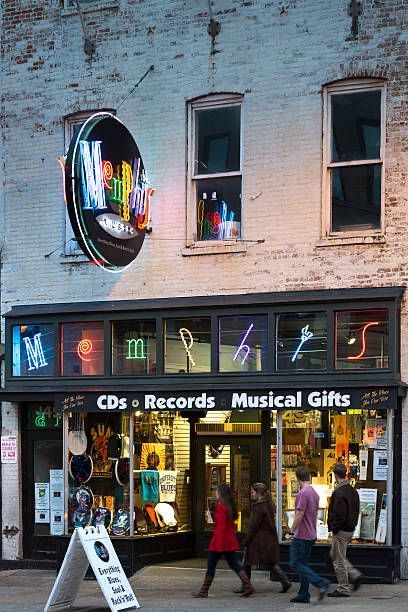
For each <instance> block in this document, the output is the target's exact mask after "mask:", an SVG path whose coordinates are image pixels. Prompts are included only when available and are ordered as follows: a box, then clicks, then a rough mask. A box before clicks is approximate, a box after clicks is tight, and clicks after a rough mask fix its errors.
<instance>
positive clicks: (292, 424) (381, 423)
mask: <svg viewBox="0 0 408 612" xmlns="http://www.w3.org/2000/svg"><path fill="white" fill-rule="evenodd" d="M387 427H388V421H387V412H386V411H385V410H363V409H360V408H357V409H356V408H355V409H350V410H347V412H346V411H342V412H340V411H334V410H328V411H325V412H323V411H318V410H312V411H308V412H302V411H286V412H284V413H283V415H282V450H281V452H282V480H281V503H282V505H281V517H282V534H283V536H284V535H285V533H288V532H289V531H290V530H291V527H292V524H293V520H294V516H295V498H296V495H297V493H298V491H299V485H298V481H297V479H296V468H297V467H298V466H300V465H305V466H306V467H307V468H308V469H309V471H310V474H311V484H312V487H313V488H314V489H315V490H316V492H317V493H318V495H319V498H320V505H319V513H318V518H317V540H318V541H320V542H330V540H331V533H329V532H328V527H327V512H328V506H329V502H330V497H331V494H332V492H333V489H334V485H335V479H334V474H333V468H334V466H335V465H336V464H337V463H343V464H344V465H346V467H347V474H348V479H349V480H350V483H351V484H352V486H354V487H355V488H356V489H357V491H358V494H359V497H360V517H359V521H358V524H357V526H356V529H355V532H354V536H353V540H352V544H373V545H382V544H385V543H386V538H387V512H388V511H391V509H390V508H388V506H387V479H389V478H391V477H392V474H389V472H388V463H389V452H390V449H389V448H388V435H387Z"/></svg>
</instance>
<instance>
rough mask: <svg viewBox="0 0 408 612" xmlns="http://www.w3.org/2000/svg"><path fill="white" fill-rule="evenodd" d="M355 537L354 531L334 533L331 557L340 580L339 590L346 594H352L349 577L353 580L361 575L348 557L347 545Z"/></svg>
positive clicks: (338, 580)
mask: <svg viewBox="0 0 408 612" xmlns="http://www.w3.org/2000/svg"><path fill="white" fill-rule="evenodd" d="M352 537H353V532H352V531H339V532H338V533H336V534H334V533H333V539H332V545H331V550H330V557H331V559H332V561H333V567H334V571H335V573H336V578H337V582H338V587H337V590H338V591H340V593H344V594H345V595H350V585H349V578H350V580H351V581H352V582H354V581H355V580H357V578H359V576H361V572H359V571H358V570H357V569H356V568H355V567H353V566H352V565H351V563H350V561H348V559H347V545H348V544H349V543H350V540H351V538H352Z"/></svg>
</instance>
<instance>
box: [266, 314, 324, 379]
mask: <svg viewBox="0 0 408 612" xmlns="http://www.w3.org/2000/svg"><path fill="white" fill-rule="evenodd" d="M326 362H327V320H326V315H325V313H323V312H308V313H290V314H281V315H278V316H277V332H276V369H277V370H323V369H325V368H326Z"/></svg>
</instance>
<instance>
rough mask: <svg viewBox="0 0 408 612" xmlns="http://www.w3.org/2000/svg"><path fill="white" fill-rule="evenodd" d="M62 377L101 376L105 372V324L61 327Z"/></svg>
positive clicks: (79, 324) (64, 325)
mask: <svg viewBox="0 0 408 612" xmlns="http://www.w3.org/2000/svg"><path fill="white" fill-rule="evenodd" d="M60 350H61V374H62V376H101V375H102V374H103V371H104V326H103V322H99V321H98V322H96V323H94V322H92V323H64V324H63V325H61V345H60Z"/></svg>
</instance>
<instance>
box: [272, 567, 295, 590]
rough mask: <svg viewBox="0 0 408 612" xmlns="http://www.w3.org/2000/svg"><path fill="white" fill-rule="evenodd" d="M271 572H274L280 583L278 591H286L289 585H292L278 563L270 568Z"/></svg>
mask: <svg viewBox="0 0 408 612" xmlns="http://www.w3.org/2000/svg"><path fill="white" fill-rule="evenodd" d="M272 573H273V574H275V576H276V577H277V579H278V580H279V582H280V583H281V585H282V589H281V590H280V591H279V593H287V592H288V591H289V589H290V587H291V586H292V583H291V582H290V580H289V579H288V577H287V575H286V574H285V572H284V571H283V569H282V568H281V567H280V566H279V565H278V564H276V565H274V566H273V568H272Z"/></svg>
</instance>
